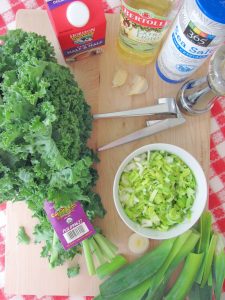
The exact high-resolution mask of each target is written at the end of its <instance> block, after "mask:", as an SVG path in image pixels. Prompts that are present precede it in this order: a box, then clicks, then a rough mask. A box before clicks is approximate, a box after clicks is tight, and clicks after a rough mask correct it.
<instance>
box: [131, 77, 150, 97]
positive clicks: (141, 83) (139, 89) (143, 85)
mask: <svg viewBox="0 0 225 300" xmlns="http://www.w3.org/2000/svg"><path fill="white" fill-rule="evenodd" d="M147 89H148V82H147V80H146V78H145V77H143V76H140V75H135V76H134V78H133V84H132V86H131V89H130V92H129V94H128V95H129V96H132V95H138V94H143V93H145V92H146V91H147Z"/></svg>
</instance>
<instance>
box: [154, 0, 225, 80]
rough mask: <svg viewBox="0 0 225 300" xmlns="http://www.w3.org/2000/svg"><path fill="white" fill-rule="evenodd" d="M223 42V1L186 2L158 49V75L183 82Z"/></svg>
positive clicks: (224, 27)
mask: <svg viewBox="0 0 225 300" xmlns="http://www.w3.org/2000/svg"><path fill="white" fill-rule="evenodd" d="M224 42H225V1H222V0H186V1H184V4H183V6H182V8H181V10H180V12H179V14H178V16H177V18H176V20H175V22H174V24H173V27H172V29H171V31H170V33H169V35H168V37H167V39H166V41H165V43H164V45H163V47H162V49H161V52H160V54H159V57H158V60H157V63H156V69H157V72H158V74H159V76H160V77H161V78H162V79H163V80H165V81H166V82H169V83H179V82H182V81H184V80H185V79H186V78H188V77H189V76H190V75H191V74H193V73H194V72H195V71H196V70H197V69H198V68H199V67H200V66H201V65H202V64H203V63H204V62H205V61H206V60H207V58H208V57H209V56H211V55H212V54H213V53H214V52H215V50H216V49H217V48H218V47H219V46H220V45H221V44H223V43H224Z"/></svg>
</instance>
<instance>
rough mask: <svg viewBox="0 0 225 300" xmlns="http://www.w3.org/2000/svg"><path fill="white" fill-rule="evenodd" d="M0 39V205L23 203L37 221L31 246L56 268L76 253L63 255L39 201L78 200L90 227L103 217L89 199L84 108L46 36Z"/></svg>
mask: <svg viewBox="0 0 225 300" xmlns="http://www.w3.org/2000/svg"><path fill="white" fill-rule="evenodd" d="M0 39H1V40H2V41H3V44H2V45H1V46H0V74H1V75H0V76H1V78H0V199H1V201H4V200H12V201H26V203H27V205H28V207H29V208H30V209H31V210H32V212H33V216H35V217H37V218H38V220H39V223H38V224H37V225H36V227H35V232H34V234H35V236H36V241H37V242H41V241H43V240H44V241H45V246H44V247H43V251H42V254H41V255H42V256H46V257H49V260H50V263H51V265H52V266H56V265H60V264H62V263H63V262H64V261H65V260H66V259H69V258H73V256H74V255H75V254H76V253H77V252H80V247H79V246H77V247H75V248H73V249H71V250H69V251H64V250H63V248H62V246H61V244H60V243H59V241H58V239H56V236H55V235H54V232H53V229H52V227H51V225H50V223H49V221H48V220H47V218H46V214H45V212H44V209H43V203H44V201H45V200H46V199H48V200H49V201H53V202H54V203H55V207H56V208H59V207H61V206H66V205H69V204H71V203H72V202H74V201H76V200H79V201H82V204H83V207H84V209H85V211H86V214H87V215H88V217H89V219H90V220H92V219H94V218H95V217H96V216H100V217H103V216H104V209H103V207H102V204H101V201H100V198H99V196H98V195H97V194H95V193H94V192H93V186H94V185H95V182H96V180H97V178H98V176H97V173H96V170H95V169H93V167H92V165H93V163H94V162H95V161H96V156H95V155H94V153H93V151H92V150H91V149H89V148H88V147H87V145H86V143H87V140H88V138H89V137H90V133H91V130H92V116H91V113H90V107H89V105H88V104H87V103H86V102H85V99H84V95H83V92H82V91H81V89H80V88H79V87H78V85H77V83H76V82H75V81H74V78H73V75H72V74H71V73H70V71H69V69H68V68H65V67H64V66H61V65H59V64H57V63H56V58H55V54H54V49H53V47H52V46H51V45H50V44H49V43H48V42H47V40H46V39H45V37H42V36H38V35H37V34H35V33H26V32H23V31H22V30H14V31H9V33H8V34H7V35H6V36H4V37H1V38H0Z"/></svg>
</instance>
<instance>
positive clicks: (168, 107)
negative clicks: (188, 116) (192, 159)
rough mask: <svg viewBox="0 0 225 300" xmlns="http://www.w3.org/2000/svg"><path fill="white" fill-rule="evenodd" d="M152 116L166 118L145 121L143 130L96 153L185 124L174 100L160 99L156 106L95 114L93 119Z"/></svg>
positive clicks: (120, 139)
mask: <svg viewBox="0 0 225 300" xmlns="http://www.w3.org/2000/svg"><path fill="white" fill-rule="evenodd" d="M153 115H164V116H166V119H158V120H152V121H147V122H146V127H145V128H143V129H140V130H137V131H135V132H133V133H131V134H128V135H126V136H124V137H122V138H119V139H117V140H115V141H113V142H111V143H109V144H107V145H104V146H102V147H100V148H99V149H98V151H103V150H107V149H110V148H114V147H117V146H120V145H123V144H126V143H130V142H133V141H135V140H139V139H142V138H144V137H147V136H150V135H153V134H155V133H158V132H161V131H163V130H166V129H169V128H172V127H175V126H178V125H181V124H183V123H184V122H185V118H184V117H183V115H182V114H181V112H180V110H179V108H178V106H177V104H176V100H175V99H174V98H160V99H158V104H157V105H153V106H147V107H143V108H138V109H132V110H127V111H120V112H112V113H105V114H96V115H94V116H93V117H94V119H95V120H97V119H105V118H121V117H122V118H123V117H140V116H153Z"/></svg>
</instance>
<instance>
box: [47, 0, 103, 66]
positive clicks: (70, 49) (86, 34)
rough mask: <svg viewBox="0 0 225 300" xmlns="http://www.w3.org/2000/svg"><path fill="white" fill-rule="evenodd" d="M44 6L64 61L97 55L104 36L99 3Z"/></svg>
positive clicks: (86, 0) (64, 0)
mask: <svg viewBox="0 0 225 300" xmlns="http://www.w3.org/2000/svg"><path fill="white" fill-rule="evenodd" d="M46 6H47V11H48V15H49V17H50V20H51V23H52V25H53V28H54V31H55V33H56V36H57V38H58V41H59V44H60V46H61V49H62V53H63V55H64V57H65V60H66V61H73V60H79V59H81V58H84V57H87V56H89V55H91V54H98V53H101V46H103V45H104V44H105V33H106V19H105V14H104V10H103V6H102V1H101V0H82V1H74V0H46Z"/></svg>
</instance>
